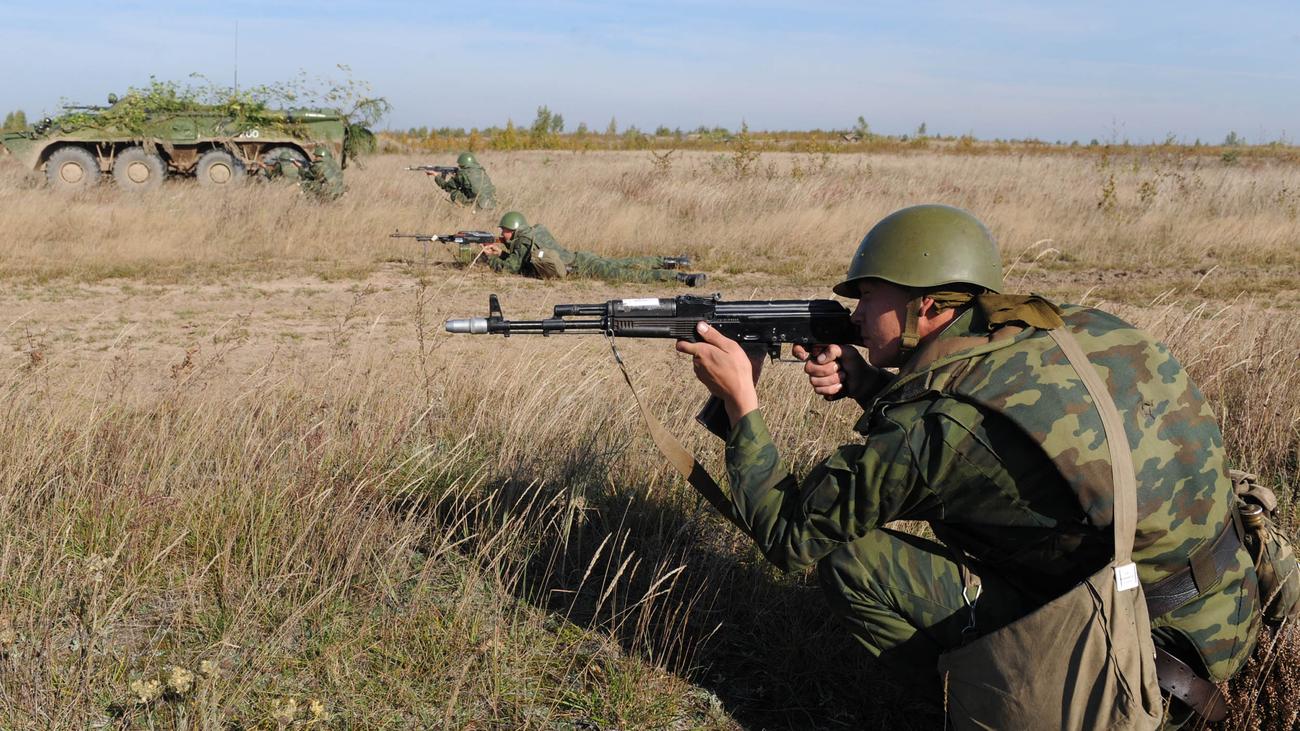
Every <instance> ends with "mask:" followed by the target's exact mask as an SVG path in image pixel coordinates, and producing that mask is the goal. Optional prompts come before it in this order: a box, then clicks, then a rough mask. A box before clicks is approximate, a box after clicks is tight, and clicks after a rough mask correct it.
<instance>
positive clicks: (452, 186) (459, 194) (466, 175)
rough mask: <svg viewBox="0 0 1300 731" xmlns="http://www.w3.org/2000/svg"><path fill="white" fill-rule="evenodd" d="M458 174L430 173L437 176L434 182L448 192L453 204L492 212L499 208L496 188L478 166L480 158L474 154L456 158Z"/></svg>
mask: <svg viewBox="0 0 1300 731" xmlns="http://www.w3.org/2000/svg"><path fill="white" fill-rule="evenodd" d="M456 167H457V169H456V173H455V174H454V175H449V174H448V173H442V172H439V173H435V172H429V173H427V174H428V175H437V176H438V177H437V178H436V179H435V180H434V182H435V183H437V184H438V187H439V188H442V189H443V190H445V191H447V193H448V194H449V197H450V198H451V202H452V203H456V204H458V205H462V206H468V205H473V206H474V207H475V208H476V209H478V210H482V211H490V210H492V209H494V208H496V207H497V201H496V187H495V186H493V185H492V179H491V178H489V177H488V174H487V171H486V170H484V169H483V166H482V165H479V164H478V158H476V157H475V156H474V153H472V152H462V153H460V157H457V158H456Z"/></svg>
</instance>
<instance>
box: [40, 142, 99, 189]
mask: <svg viewBox="0 0 1300 731" xmlns="http://www.w3.org/2000/svg"><path fill="white" fill-rule="evenodd" d="M45 179H46V180H48V181H50V185H51V186H53V187H55V188H57V189H58V190H66V191H70V192H71V191H77V190H86V189H88V188H93V187H95V186H96V185H99V160H97V159H96V158H95V156H94V155H92V154H90V151H88V150H85V149H82V148H80V147H63V148H60V149H58V150H55V151H54V154H53V155H50V159H49V160H48V161H46V163H45Z"/></svg>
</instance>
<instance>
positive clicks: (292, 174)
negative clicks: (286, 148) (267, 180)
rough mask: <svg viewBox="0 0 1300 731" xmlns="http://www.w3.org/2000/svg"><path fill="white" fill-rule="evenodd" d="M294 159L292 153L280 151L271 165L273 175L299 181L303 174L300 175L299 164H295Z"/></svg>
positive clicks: (276, 177)
mask: <svg viewBox="0 0 1300 731" xmlns="http://www.w3.org/2000/svg"><path fill="white" fill-rule="evenodd" d="M293 159H294V158H293V155H292V154H291V153H288V152H282V153H280V156H279V157H278V158H277V159H276V160H275V163H274V164H273V165H272V166H271V177H272V178H275V179H281V180H286V181H288V182H291V183H297V182H299V180H300V179H301V177H302V176H301V175H299V171H298V166H297V165H294V164H293Z"/></svg>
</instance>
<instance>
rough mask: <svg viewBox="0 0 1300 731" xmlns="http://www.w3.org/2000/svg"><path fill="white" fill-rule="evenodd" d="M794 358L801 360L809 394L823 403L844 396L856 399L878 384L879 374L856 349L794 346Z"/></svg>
mask: <svg viewBox="0 0 1300 731" xmlns="http://www.w3.org/2000/svg"><path fill="white" fill-rule="evenodd" d="M791 353H792V354H793V355H794V357H796V358H798V359H799V360H801V361H803V362H804V364H803V372H804V373H807V374H808V384H809V385H810V386H812V390H813V393H816V394H818V395H819V396H821V397H822V398H824V399H826V400H827V401H835V400H837V399H842V398H844V397H845V396H847V397H849V398H852V399H855V400H860V399H863V398H866V397H868V396H870V395H871V393H872V392H873V391H874V390H875V389H876V388H877V387H878V385H879V383H880V371H879V369H878V368H875V367H873V366H871V365H869V364H868V363H867V361H866V359H865V358H863V357H862V354H861V353H859V352H858V351H857V349H856V348H850V347H841V346H839V345H814V346H812V349H811V350H810V349H807V348H804V347H803V346H802V345H796V346H794V347H793V348H792V349H791Z"/></svg>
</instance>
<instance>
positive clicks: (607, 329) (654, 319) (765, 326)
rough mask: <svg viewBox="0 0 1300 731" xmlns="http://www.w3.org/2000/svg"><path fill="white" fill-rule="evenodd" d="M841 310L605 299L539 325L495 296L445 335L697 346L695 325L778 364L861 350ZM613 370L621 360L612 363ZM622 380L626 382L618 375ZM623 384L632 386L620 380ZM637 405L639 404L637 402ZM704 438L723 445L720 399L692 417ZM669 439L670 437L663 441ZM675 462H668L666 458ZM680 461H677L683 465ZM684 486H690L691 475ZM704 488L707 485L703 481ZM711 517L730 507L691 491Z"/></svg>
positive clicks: (685, 299)
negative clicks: (801, 353) (812, 353)
mask: <svg viewBox="0 0 1300 731" xmlns="http://www.w3.org/2000/svg"><path fill="white" fill-rule="evenodd" d="M849 314H850V313H849V310H848V308H846V307H845V306H844V305H842V304H840V303H839V302H836V301H835V300H754V301H738V302H724V301H723V299H722V296H721V295H717V294H715V295H712V296H709V297H701V296H698V295H690V294H683V295H677V296H676V297H669V298H654V297H648V298H643V299H621V300H609V301H608V302H605V303H603V304H592V305H567V304H566V305H556V306H555V310H554V314H553V316H552V317H550V318H547V319H545V320H507V319H505V317H504V316H502V314H501V303H500V302H499V301H498V300H497V296H496V295H495V294H493V295H489V296H488V316H487V317H472V318H468V319H460V320H448V321H447V325H446V327H447V332H449V333H470V334H473V335H504V336H506V337H509V336H511V335H561V334H568V333H573V334H591V335H606V336H609V337H611V338H620V337H621V338H665V339H672V340H689V341H691V342H699V341H700V340H701V338H700V335H699V333H698V332H696V330H695V325H696V323H698V322H700V321H701V320H703V321H704V322H707V323H709V325H710V326H711V327H714V328H717V330H718V332H720V333H722V334H723V335H726V336H727V337H728V338H731V339H732V340H735V341H736V342H738V343H740V345H741V347H743V348H745V350H747V351H749V352H755V351H757V352H761V353H766V354H767V356H768V357H769V358H771V359H772V360H774V361H775V360H779V359H780V358H781V346H782V345H783V344H785V343H790V344H793V345H802V346H804V347H808V346H810V345H834V344H845V343H847V344H850V345H861V344H862V336H861V335H860V333H859V331H858V328H857V327H856V326H855V325H854V324H853V323H852V322H851V321H850V320H849ZM618 361H619V363H620V366H621V363H622V359H621V358H619V359H618ZM624 377H628V376H627V373H626V371H624ZM628 378H629V380H628V385H629V386H631V384H632V381H631V379H630V377H628ZM638 403H640V401H639V400H638ZM643 416H644V417H645V419H646V423H647V424H650V425H651V427H650V428H651V432H652V435H653V436H654V439H655V443H656V444H658V445H659V448H660V449H661V450H663V451H664V453H665V455H669V459H670V460H672V461H674V462H675V463H678V468H679V470H680V471H682V474H683V475H688V474H691V475H694V473H693V472H692V468H691V467H690V466H689V464H688V463H689V462H691V458H690V457H688V456H685V453H684V452H681V451H680V449H681V447H680V445H677V447H676V448H673V447H671V446H669V447H666V446H665V445H664V444H661V443H660V442H661V439H663V436H662V435H658V434H655V432H656V429H657V428H658V429H660V430H661V429H662V427H659V426H658V423H657V422H656V421H654V420H653V417H652V416H651V415H650V414H649V413H648V412H645V411H644V410H643ZM695 419H696V421H698V422H700V423H701V424H703V425H704V427H705V428H707V429H708V430H709V431H711V432H713V433H714V434H716V435H718V436H720V437H722V438H723V439H726V438H727V433H728V430H729V429H730V422H729V421H728V420H727V414H726V410H725V408H724V407H723V404H722V400H721V399H718V398H715V397H710V398H709V400H708V401H707V402H706V403H705V404H704V408H703V409H702V410H701V411H700V413H699V414H697V415H696V417H695ZM669 439H671V438H669ZM674 455H675V456H674ZM683 460H684V461H683ZM688 479H691V484H692V485H696V479H695V478H694V476H692V477H690V478H688ZM710 482H711V480H710ZM696 487H697V489H700V490H701V491H703V492H704V493H705V497H707V498H708V499H709V501H710V502H712V503H713V504H714V506H715V507H717V508H718V509H719V510H722V511H723V512H724V514H725V513H727V511H729V510H730V503H729V502H728V501H727V500H726V499H725V498H721V497H719V496H720V495H721V493H719V492H718V491H717V486H716V484H715V485H713V487H712V488H709V487H708V485H707V484H701V485H696Z"/></svg>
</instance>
